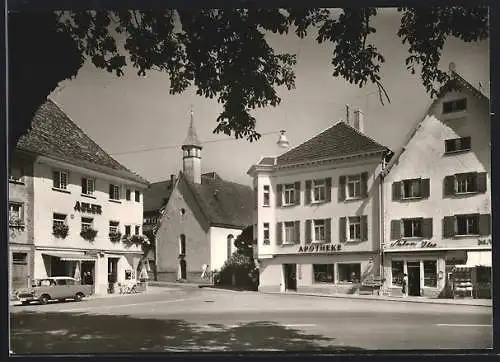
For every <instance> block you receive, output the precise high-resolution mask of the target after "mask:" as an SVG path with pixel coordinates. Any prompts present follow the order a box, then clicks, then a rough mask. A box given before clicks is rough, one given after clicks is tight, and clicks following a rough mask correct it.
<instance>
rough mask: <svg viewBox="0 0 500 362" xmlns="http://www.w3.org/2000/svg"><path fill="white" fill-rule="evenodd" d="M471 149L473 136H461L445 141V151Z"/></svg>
mask: <svg viewBox="0 0 500 362" xmlns="http://www.w3.org/2000/svg"><path fill="white" fill-rule="evenodd" d="M470 149H471V138H470V136H469V137H461V138H453V139H449V140H446V141H445V143H444V152H445V153H452V152H459V151H467V150H470Z"/></svg>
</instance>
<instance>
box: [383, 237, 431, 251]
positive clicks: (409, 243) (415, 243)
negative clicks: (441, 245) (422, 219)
mask: <svg viewBox="0 0 500 362" xmlns="http://www.w3.org/2000/svg"><path fill="white" fill-rule="evenodd" d="M436 246H437V243H435V242H432V241H430V240H408V239H399V240H396V241H393V242H392V243H390V244H389V248H419V249H425V248H435V247H436Z"/></svg>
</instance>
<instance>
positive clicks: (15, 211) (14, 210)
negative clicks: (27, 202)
mask: <svg viewBox="0 0 500 362" xmlns="http://www.w3.org/2000/svg"><path fill="white" fill-rule="evenodd" d="M23 221H24V218H23V204H21V203H18V202H9V224H16V223H23Z"/></svg>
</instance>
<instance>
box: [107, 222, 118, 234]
mask: <svg viewBox="0 0 500 362" xmlns="http://www.w3.org/2000/svg"><path fill="white" fill-rule="evenodd" d="M119 227H120V223H119V222H118V221H110V222H109V233H110V234H116V233H118V231H119Z"/></svg>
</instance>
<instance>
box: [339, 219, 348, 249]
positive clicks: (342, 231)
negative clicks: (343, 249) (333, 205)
mask: <svg viewBox="0 0 500 362" xmlns="http://www.w3.org/2000/svg"><path fill="white" fill-rule="evenodd" d="M339 241H340V242H341V243H345V242H346V241H347V237H346V218H345V217H341V218H339Z"/></svg>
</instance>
